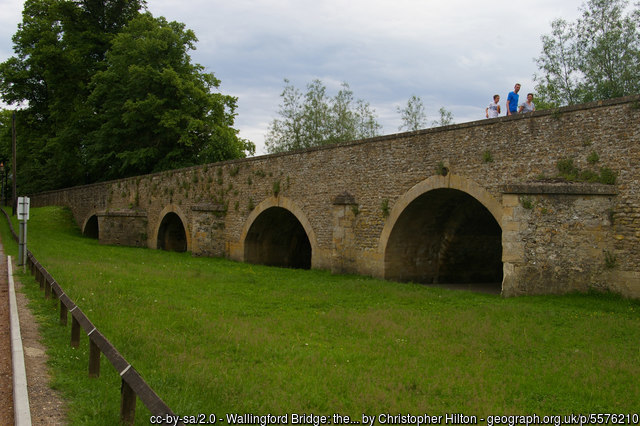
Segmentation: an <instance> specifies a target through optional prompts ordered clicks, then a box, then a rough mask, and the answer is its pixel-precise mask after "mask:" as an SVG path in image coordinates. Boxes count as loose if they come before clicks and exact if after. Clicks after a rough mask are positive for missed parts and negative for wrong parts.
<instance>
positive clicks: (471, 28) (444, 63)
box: [0, 0, 583, 153]
mask: <svg viewBox="0 0 640 426" xmlns="http://www.w3.org/2000/svg"><path fill="white" fill-rule="evenodd" d="M582 2H583V0H563V1H562V2H559V1H557V0H536V1H535V2H526V3H525V2H519V1H513V0H493V1H491V2H478V1H476V0H448V1H445V2H443V1H435V0H350V1H348V2H346V1H342V0H262V1H258V0H235V1H233V2H229V1H227V0H225V1H222V0H190V1H188V2H184V1H176V0H148V6H149V9H150V11H151V12H152V13H153V14H154V15H156V16H160V15H162V16H165V17H166V18H167V19H169V20H175V21H179V22H183V23H185V24H186V26H187V28H190V29H192V30H194V32H195V33H196V35H197V37H198V39H199V43H198V44H197V50H196V51H195V52H193V54H192V56H193V59H194V61H195V62H198V63H200V64H202V65H204V66H205V67H206V68H207V70H208V71H211V72H214V73H215V74H216V76H217V77H218V78H219V79H221V80H222V86H221V90H222V92H223V93H228V94H231V95H233V96H237V97H238V98H239V101H238V105H239V107H238V117H237V120H236V127H237V128H239V129H240V132H241V133H240V134H241V136H243V137H246V138H248V139H251V140H253V141H254V142H256V144H257V145H258V146H259V148H258V153H263V152H264V151H263V149H262V146H263V138H264V134H265V133H266V131H267V128H268V124H269V122H270V121H271V120H273V118H275V117H276V114H277V109H278V105H279V103H280V98H279V95H280V93H281V91H282V88H283V87H284V85H283V79H284V78H289V79H290V80H291V81H292V83H293V84H295V85H296V86H297V87H299V88H301V89H304V87H305V86H306V84H307V83H308V82H310V81H311V80H312V79H314V78H320V79H322V80H323V81H324V82H325V83H326V84H327V86H328V87H329V88H334V89H333V90H337V89H338V86H339V84H340V82H342V81H346V82H347V83H349V85H350V87H351V89H352V90H353V92H354V96H355V97H356V98H361V99H364V100H366V101H368V102H370V104H371V106H372V107H373V108H374V109H375V110H376V112H377V113H378V115H379V118H380V122H381V124H382V125H383V127H384V129H383V130H384V132H385V133H395V132H397V129H398V126H399V125H400V119H399V116H398V114H397V112H396V107H397V106H400V105H403V104H404V103H406V101H407V99H408V98H409V97H410V96H411V95H412V94H416V95H418V96H421V97H422V99H423V101H424V102H425V105H426V106H427V112H428V114H429V115H430V117H429V119H430V120H431V119H435V118H437V110H438V108H440V107H441V106H444V107H446V108H447V109H449V110H451V111H453V114H454V118H455V121H456V122H462V121H470V120H477V119H481V118H483V116H484V115H483V114H484V108H485V107H486V105H487V104H488V103H489V101H490V99H491V96H492V95H493V94H494V93H500V94H501V95H502V97H503V99H506V95H507V93H508V92H509V91H510V90H511V89H512V87H513V84H514V83H515V82H516V81H520V82H521V83H522V84H523V88H522V90H523V91H524V92H525V93H526V92H528V91H532V90H533V81H532V76H533V73H534V72H535V71H536V66H535V62H534V60H533V58H534V57H536V56H538V55H539V52H540V48H541V44H540V36H541V35H542V34H546V33H549V32H550V23H551V21H552V20H553V19H555V18H559V17H563V18H565V19H568V20H574V19H575V18H576V17H577V16H578V14H579V10H578V8H579V6H580V5H581V4H582ZM21 7H22V6H21V2H20V1H19V0H0V11H1V13H0V25H1V32H0V55H1V56H0V61H4V60H6V58H7V57H8V56H9V55H10V54H11V35H12V34H13V33H15V30H16V25H17V23H18V22H19V21H20V19H21V16H20V11H21ZM333 90H332V92H333V93H335V91H333Z"/></svg>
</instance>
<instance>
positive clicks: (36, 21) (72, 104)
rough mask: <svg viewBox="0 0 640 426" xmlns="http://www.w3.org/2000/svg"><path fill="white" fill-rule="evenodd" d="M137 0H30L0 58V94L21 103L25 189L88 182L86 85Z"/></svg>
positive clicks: (21, 161)
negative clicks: (9, 51) (9, 52)
mask: <svg viewBox="0 0 640 426" xmlns="http://www.w3.org/2000/svg"><path fill="white" fill-rule="evenodd" d="M143 4H144V2H143V1H138V0H112V1H106V0H83V1H71V0H27V1H26V2H25V5H24V10H23V13H22V23H21V24H20V25H19V26H18V31H17V32H16V34H15V35H14V36H13V43H14V52H15V54H16V55H15V56H14V57H12V58H9V59H8V60H7V61H6V62H4V63H2V64H0V94H1V95H2V98H3V99H4V101H5V102H7V103H9V104H18V105H21V108H20V110H19V111H18V114H17V117H16V121H17V123H18V127H19V128H20V148H19V150H18V163H19V164H20V165H21V167H20V168H19V171H18V173H19V176H18V177H19V179H18V182H19V183H20V185H21V186H22V189H23V191H24V192H35V191H42V190H45V189H51V188H56V187H63V186H71V185H76V184H78V183H84V182H85V170H86V162H85V152H84V148H85V146H86V144H87V143H88V141H87V140H86V134H87V130H88V129H87V128H86V127H85V126H86V124H87V118H88V117H89V114H90V112H89V110H88V109H87V106H86V98H87V96H88V85H89V81H90V80H91V78H92V76H93V74H94V73H95V72H96V71H98V70H99V69H101V68H102V67H103V66H104V65H103V59H104V56H105V54H106V51H107V49H108V47H109V45H110V41H111V39H112V37H113V36H114V34H116V33H117V32H118V31H119V29H120V28H122V26H123V24H124V23H125V22H127V21H128V20H129V19H131V18H132V17H133V16H135V15H136V14H137V13H138V11H139V10H140V9H141V7H142V6H143Z"/></svg>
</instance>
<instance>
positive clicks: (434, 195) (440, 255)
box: [379, 175, 503, 292]
mask: <svg viewBox="0 0 640 426" xmlns="http://www.w3.org/2000/svg"><path fill="white" fill-rule="evenodd" d="M501 214H502V208H501V206H500V204H499V203H498V202H497V201H496V200H495V199H494V198H493V197H492V196H491V195H490V194H489V193H488V192H487V191H486V190H485V189H484V188H482V187H480V186H479V185H478V184H476V183H475V182H473V181H471V180H469V179H466V178H463V177H460V176H456V175H449V176H444V177H443V176H432V177H430V178H428V179H426V180H424V181H422V182H420V183H418V184H417V185H415V186H414V187H413V188H411V189H410V190H409V191H407V193H405V194H404V195H403V196H401V197H400V198H399V199H398V201H397V202H396V203H395V205H394V207H393V209H392V211H391V212H390V215H389V218H388V219H387V222H386V224H385V227H384V229H383V232H382V234H381V238H380V243H379V252H381V253H382V257H383V259H384V273H383V276H384V278H385V279H390V280H395V281H414V282H421V283H428V284H483V286H482V288H483V289H486V290H488V291H492V292H499V291H500V290H501V289H502V280H503V264H502V229H501V227H500V223H501V219H502V218H501ZM484 283H488V284H489V285H488V286H487V285H486V284H484Z"/></svg>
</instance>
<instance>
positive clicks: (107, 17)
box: [0, 0, 254, 193]
mask: <svg viewBox="0 0 640 426" xmlns="http://www.w3.org/2000/svg"><path fill="white" fill-rule="evenodd" d="M144 8H145V2H144V0H26V2H25V5H24V10H23V16H22V18H23V20H22V23H21V24H20V25H19V26H18V31H17V32H16V34H15V35H14V37H13V43H14V52H15V56H13V57H12V58H10V59H8V60H7V61H5V62H4V63H2V64H0V95H2V98H3V99H4V101H5V102H7V103H9V104H18V105H20V109H19V110H18V113H17V117H16V118H17V123H18V128H19V133H18V135H19V147H18V164H19V166H20V167H19V175H18V183H19V186H20V188H21V192H23V193H26V192H37V191H41V190H45V189H51V188H59V187H64V186H72V185H77V184H82V183H90V182H94V181H100V180H106V179H112V178H118V177H125V176H131V175H136V174H143V173H148V172H152V171H158V170H165V169H169V168H175V167H182V166H190V165H195V164H202V163H205V162H210V161H218V160H224V159H229V158H238V157H242V156H244V155H245V154H246V152H247V151H248V152H253V150H254V147H253V144H252V143H250V142H248V141H245V140H242V139H240V138H239V137H238V131H237V130H236V129H234V128H233V127H232V126H233V122H234V118H235V109H236V99H235V98H233V97H230V96H225V95H222V94H220V93H219V92H218V91H217V89H218V87H219V85H220V81H219V80H217V79H216V78H215V77H214V75H213V74H211V73H206V72H204V68H203V67H202V66H201V65H197V64H192V63H191V59H190V57H189V51H190V50H192V49H194V48H195V43H196V41H197V39H196V37H195V34H194V33H193V32H192V31H189V30H186V29H185V27H184V25H183V24H180V23H176V22H167V20H166V19H165V18H154V17H153V16H152V15H151V14H150V13H147V12H145V11H144Z"/></svg>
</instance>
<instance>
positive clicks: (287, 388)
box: [0, 208, 640, 425]
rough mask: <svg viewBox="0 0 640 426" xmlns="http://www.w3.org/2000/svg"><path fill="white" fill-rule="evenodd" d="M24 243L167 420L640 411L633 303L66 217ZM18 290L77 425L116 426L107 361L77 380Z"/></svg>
mask: <svg viewBox="0 0 640 426" xmlns="http://www.w3.org/2000/svg"><path fill="white" fill-rule="evenodd" d="M0 222H1V223H2V226H1V227H0V230H1V231H2V241H3V243H4V245H5V251H7V252H8V253H9V254H15V252H16V247H15V244H13V242H11V241H9V236H8V233H7V226H6V223H5V222H4V219H2V220H1V221H0ZM16 229H17V228H16ZM29 248H30V250H31V251H32V252H33V253H34V254H35V256H36V257H37V258H38V260H39V261H40V262H41V263H42V264H44V265H45V266H46V267H47V269H48V270H49V271H50V272H51V274H52V275H53V276H54V277H55V278H56V279H57V281H58V282H59V283H60V284H61V286H62V287H63V288H64V289H65V291H66V293H67V294H68V295H69V296H70V297H71V298H72V299H73V300H74V301H75V302H76V303H78V305H79V306H80V307H81V308H82V309H83V311H84V312H85V313H86V314H87V315H88V316H89V318H90V319H91V320H92V321H93V323H94V324H96V325H97V327H98V328H99V329H100V330H101V331H102V332H103V333H104V334H105V335H106V336H107V338H108V339H109V340H110V341H111V342H112V343H113V344H114V345H115V346H116V347H117V348H118V350H119V351H120V352H121V353H122V354H123V355H124V356H125V357H126V358H127V359H128V361H129V362H131V363H132V364H133V366H134V367H135V368H136V369H137V370H138V371H139V372H140V373H141V374H142V376H143V377H144V378H145V380H146V381H147V382H148V383H149V384H150V385H151V386H152V387H153V388H154V389H155V391H156V392H157V393H158V394H159V395H160V396H161V397H162V398H163V399H164V401H165V402H166V403H167V404H168V405H169V406H170V407H171V408H172V409H173V410H174V412H175V413H176V414H180V415H193V414H197V413H215V414H217V415H218V416H223V415H224V414H225V413H253V414H267V413H270V414H274V415H277V414H287V413H314V414H333V413H339V414H342V415H349V416H351V417H352V418H356V419H360V418H361V415H362V413H366V414H369V415H377V414H380V413H392V414H398V413H405V414H406V413H412V414H423V413H429V414H444V413H464V414H467V415H477V416H479V417H482V416H487V415H491V414H504V415H508V414H523V415H524V414H533V413H535V414H539V415H545V414H570V413H601V412H605V413H611V412H615V413H638V411H639V410H640V386H639V385H638V381H639V378H640V304H639V303H638V302H637V301H630V300H627V299H623V298H621V297H618V296H615V295H611V294H588V295H582V294H573V295H566V296H544V297H539V296H537V297H519V298H510V299H504V298H501V297H499V296H494V295H487V294H475V293H471V292H464V291H451V290H445V289H439V288H432V287H428V286H424V285H417V284H399V283H394V282H386V281H381V280H375V279H370V278H366V277H360V276H346V275H331V274H330V273H328V272H324V271H303V270H287V269H278V268H271V267H263V266H256V265H249V264H242V263H235V262H231V261H227V260H223V259H212V258H196V257H191V256H190V255H189V254H188V253H169V252H162V251H157V250H147V249H136V248H126V247H113V246H102V245H99V244H98V242H97V241H95V240H91V239H88V238H85V237H83V236H81V235H80V232H79V231H78V229H77V227H76V226H75V224H74V223H73V221H72V219H71V215H70V213H69V212H68V211H67V210H64V209H60V208H41V209H32V212H31V220H30V221H29ZM22 280H23V281H24V282H25V283H26V284H27V287H28V289H27V293H28V295H29V296H30V297H31V298H32V300H33V302H32V305H33V309H34V310H35V312H36V313H37V316H38V318H39V319H40V320H41V321H42V330H43V334H44V338H45V340H46V344H47V345H48V347H49V348H50V349H49V354H50V355H51V369H52V372H53V375H54V386H55V387H56V388H58V389H60V390H62V391H63V392H64V394H65V395H66V397H67V398H68V399H69V400H70V408H71V412H70V418H71V420H72V423H73V424H109V425H110V424H116V423H117V421H118V413H119V389H120V388H119V377H118V375H117V373H115V372H114V371H113V368H112V367H111V366H110V364H108V362H107V361H106V359H105V358H104V357H103V360H102V375H101V377H100V378H99V379H88V378H87V362H88V361H87V360H88V356H87V353H88V348H87V346H88V339H87V338H86V336H83V340H81V345H80V348H79V349H72V348H70V347H69V332H70V331H69V327H66V328H65V327H62V326H59V325H58V323H57V318H58V314H57V305H56V304H55V302H52V301H45V300H43V299H42V297H41V296H40V295H39V294H38V293H39V290H38V286H37V284H36V283H35V281H33V280H32V279H31V278H27V277H22ZM138 407H139V409H138V413H137V418H136V420H137V423H139V424H148V420H149V419H148V415H149V414H148V412H147V411H146V410H145V409H144V408H142V407H141V404H138Z"/></svg>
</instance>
